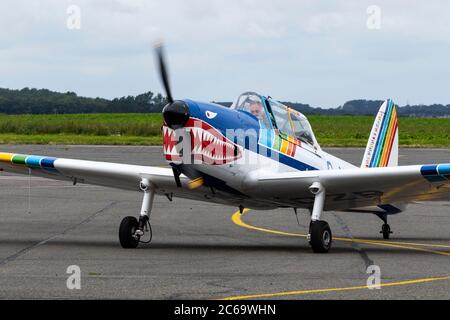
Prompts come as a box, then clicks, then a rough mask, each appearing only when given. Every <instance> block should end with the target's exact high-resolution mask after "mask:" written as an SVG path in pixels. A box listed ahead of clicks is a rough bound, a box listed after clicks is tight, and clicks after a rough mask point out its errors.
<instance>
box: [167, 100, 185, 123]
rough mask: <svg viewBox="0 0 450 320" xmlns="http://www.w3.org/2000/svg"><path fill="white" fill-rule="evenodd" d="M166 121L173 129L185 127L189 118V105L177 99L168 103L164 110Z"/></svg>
mask: <svg viewBox="0 0 450 320" xmlns="http://www.w3.org/2000/svg"><path fill="white" fill-rule="evenodd" d="M162 113H163V118H164V122H165V123H166V124H167V126H168V127H169V128H171V129H178V128H181V127H183V126H184V125H185V124H186V122H187V121H188V120H189V116H190V114H189V107H188V106H187V105H186V103H185V102H183V101H180V100H176V101H174V102H172V103H169V104H168V105H166V106H165V107H164V109H163V111H162Z"/></svg>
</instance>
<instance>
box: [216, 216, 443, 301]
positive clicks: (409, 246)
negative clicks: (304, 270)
mask: <svg viewBox="0 0 450 320" xmlns="http://www.w3.org/2000/svg"><path fill="white" fill-rule="evenodd" d="M248 211H249V210H248V209H244V211H243V213H242V215H243V214H245V213H246V212H248ZM242 215H241V214H240V212H239V211H236V212H235V213H234V214H233V215H232V216H231V221H232V222H233V223H234V224H236V225H238V226H240V227H243V228H247V229H250V230H256V231H261V232H268V233H272V234H278V235H284V236H290V237H306V235H305V234H301V233H291V232H284V231H279V230H272V229H267V228H260V227H256V226H252V225H250V224H247V223H245V222H244V221H242V219H241V216H242ZM333 239H334V240H338V241H346V242H355V243H364V244H368V245H375V246H385V247H393V248H401V249H407V250H416V251H422V252H429V253H433V254H439V255H444V256H450V253H449V252H444V251H437V250H429V249H423V248H417V247H412V246H427V247H440V248H450V246H446V245H433V244H425V243H413V242H393V241H386V242H380V241H376V240H367V239H352V238H341V237H335V238H333ZM444 280H450V276H444V277H434V278H422V279H414V280H405V281H397V282H387V283H382V284H380V286H381V287H394V286H402V285H409V284H417V283H424V282H432V281H444ZM363 289H368V287H367V286H353V287H341V288H324V289H311V290H299V291H286V292H275V293H261V294H252V295H242V296H232V297H226V298H223V300H240V299H257V298H267V297H280V296H288V295H302V294H310V293H325V292H335V291H351V290H363Z"/></svg>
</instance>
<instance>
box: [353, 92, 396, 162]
mask: <svg viewBox="0 0 450 320" xmlns="http://www.w3.org/2000/svg"><path fill="white" fill-rule="evenodd" d="M397 165H398V118H397V106H396V105H395V104H394V102H393V101H392V100H391V99H388V100H386V101H384V103H383V104H382V105H381V107H380V110H379V111H378V114H377V116H376V118H375V122H374V123H373V126H372V131H371V132H370V137H369V141H368V142H367V147H366V151H365V153H364V158H363V161H362V163H361V168H376V167H395V166H397Z"/></svg>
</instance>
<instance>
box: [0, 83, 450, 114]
mask: <svg viewBox="0 0 450 320" xmlns="http://www.w3.org/2000/svg"><path fill="white" fill-rule="evenodd" d="M0 89H4V90H14V91H21V90H24V89H29V90H49V91H51V92H55V93H59V94H67V93H69V92H73V93H75V94H76V95H77V97H80V98H90V99H97V98H98V99H105V100H108V101H112V100H113V99H120V98H125V97H128V96H132V97H136V96H137V95H140V94H144V93H147V92H152V93H153V94H154V95H158V94H161V95H163V94H162V93H161V92H155V91H152V90H148V91H145V92H141V93H138V94H136V95H131V94H128V95H123V96H117V97H112V98H105V97H100V96H84V95H80V94H78V93H77V92H75V91H65V92H62V91H55V90H52V89H49V88H35V87H23V88H4V87H0ZM163 97H164V95H163ZM181 99H189V98H181ZM236 99H237V97H236V98H235V99H234V100H230V101H215V100H209V101H204V100H198V101H204V102H212V103H217V104H221V103H233V102H234V101H235V100H236ZM386 99H389V98H386ZM386 99H367V98H354V99H350V100H347V101H345V102H344V103H342V104H340V105H338V106H335V107H323V106H316V105H312V104H310V103H308V102H302V101H284V100H279V99H276V97H275V98H274V100H277V101H279V102H282V103H292V104H303V105H307V106H309V107H311V108H315V109H318V108H320V109H324V110H327V109H337V108H339V107H342V106H344V105H345V104H346V103H348V102H352V101H358V100H361V101H367V102H379V101H385V100H386ZM394 103H396V101H395V100H394ZM396 105H397V107H399V108H403V107H408V106H416V107H417V106H432V105H442V106H445V107H447V106H450V103H447V104H444V103H431V104H406V105H400V104H398V103H396Z"/></svg>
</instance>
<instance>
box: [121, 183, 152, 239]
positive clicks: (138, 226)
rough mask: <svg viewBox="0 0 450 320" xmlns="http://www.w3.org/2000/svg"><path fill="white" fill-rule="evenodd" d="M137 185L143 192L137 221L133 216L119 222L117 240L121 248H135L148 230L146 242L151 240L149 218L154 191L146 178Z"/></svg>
mask: <svg viewBox="0 0 450 320" xmlns="http://www.w3.org/2000/svg"><path fill="white" fill-rule="evenodd" d="M139 187H140V189H141V190H142V191H143V192H144V198H143V200H142V207H141V214H140V216H139V221H138V220H137V219H136V218H135V217H125V218H123V220H122V222H121V223H120V227H119V240H120V244H121V246H122V247H123V248H136V247H137V246H138V244H139V242H142V241H141V238H142V237H143V236H144V234H145V232H148V231H150V240H148V241H146V243H149V242H150V241H151V226H150V222H149V219H150V212H151V209H152V205H153V198H154V195H155V193H154V191H153V189H152V188H151V186H150V183H149V181H148V180H147V179H142V181H141V183H140V185H139ZM147 226H148V228H147Z"/></svg>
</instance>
